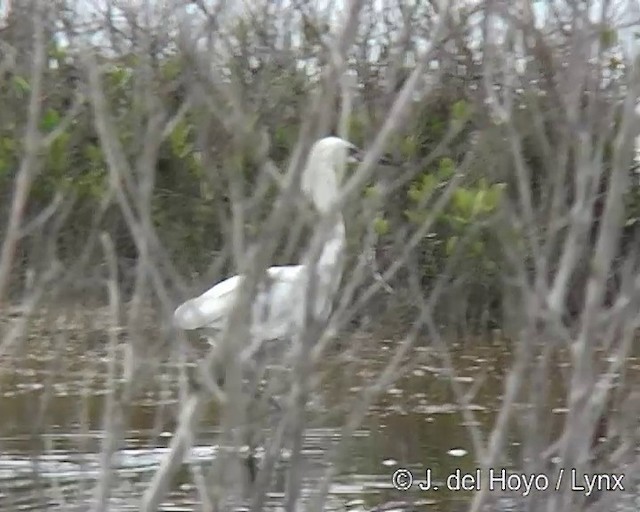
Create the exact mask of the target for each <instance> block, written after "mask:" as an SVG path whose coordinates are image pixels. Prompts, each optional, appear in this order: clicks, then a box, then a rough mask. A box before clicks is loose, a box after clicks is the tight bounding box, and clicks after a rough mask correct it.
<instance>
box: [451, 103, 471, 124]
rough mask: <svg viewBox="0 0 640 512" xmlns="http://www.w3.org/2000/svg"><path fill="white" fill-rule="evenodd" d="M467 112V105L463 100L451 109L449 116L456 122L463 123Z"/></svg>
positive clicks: (467, 114)
mask: <svg viewBox="0 0 640 512" xmlns="http://www.w3.org/2000/svg"><path fill="white" fill-rule="evenodd" d="M469 110H470V109H469V104H468V103H467V102H466V101H465V100H459V101H456V102H455V103H454V104H453V107H451V115H452V116H453V119H455V120H456V121H464V120H465V119H466V118H467V117H468V116H469Z"/></svg>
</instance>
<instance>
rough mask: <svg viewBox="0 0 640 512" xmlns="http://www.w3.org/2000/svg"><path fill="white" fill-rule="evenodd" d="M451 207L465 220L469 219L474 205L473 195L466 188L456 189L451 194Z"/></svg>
mask: <svg viewBox="0 0 640 512" xmlns="http://www.w3.org/2000/svg"><path fill="white" fill-rule="evenodd" d="M452 199H453V207H454V208H455V209H456V210H457V212H458V214H459V215H461V216H462V217H466V218H467V219H468V218H469V217H471V212H472V211H473V205H474V199H475V197H474V194H473V192H471V191H470V190H467V189H466V188H462V187H461V188H458V189H456V190H455V191H454V193H453V198H452Z"/></svg>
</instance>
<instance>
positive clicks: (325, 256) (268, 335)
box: [174, 137, 359, 342]
mask: <svg viewBox="0 0 640 512" xmlns="http://www.w3.org/2000/svg"><path fill="white" fill-rule="evenodd" d="M358 156H359V151H358V148H357V147H356V146H354V145H353V144H351V143H350V142H348V141H346V140H344V139H341V138H339V137H326V138H323V139H320V140H318V141H317V142H316V143H315V144H314V145H313V146H312V148H311V151H310V152H309V156H308V160H307V162H306V166H305V169H304V171H303V174H302V182H301V188H302V191H303V193H304V194H305V195H306V196H307V197H308V198H309V199H310V200H311V202H312V203H313V205H314V207H315V208H316V210H317V211H318V212H319V213H320V214H329V213H331V212H332V209H333V206H332V205H333V202H334V201H335V199H336V198H337V197H338V192H339V186H340V183H341V182H342V180H343V178H344V172H345V169H346V165H347V163H348V162H350V161H357V159H358ZM345 245H346V238H345V226H344V221H343V218H342V215H336V222H335V224H334V225H333V227H332V228H331V229H330V231H329V234H328V236H327V239H326V240H325V241H324V245H323V246H322V249H321V252H320V256H319V258H318V259H317V262H316V264H315V274H316V281H315V294H314V300H315V304H314V305H313V306H314V307H313V308H312V314H313V315H314V316H315V319H316V320H326V319H327V318H328V316H329V314H330V313H331V304H332V302H333V298H334V295H335V294H336V293H337V291H338V288H339V286H340V281H341V279H342V273H343V268H344V251H345ZM310 263H311V262H309V261H305V262H303V263H302V264H300V265H285V266H277V267H270V268H268V269H267V271H266V273H265V276H264V279H262V280H261V282H260V283H259V284H258V287H257V293H256V297H255V300H254V302H253V304H252V306H251V322H250V332H251V338H252V339H253V340H254V342H256V341H258V342H264V341H269V340H275V339H282V338H285V337H290V336H292V335H294V334H295V333H296V332H298V331H297V330H298V329H299V328H300V326H301V322H302V320H303V317H304V305H305V303H306V299H307V297H306V295H307V286H308V285H307V283H308V282H309V276H310V275H311V272H310V269H311V264H310ZM242 278H243V277H242V276H238V275H236V276H233V277H230V278H229V279H226V280H224V281H222V282H220V283H218V284H216V285H215V286H214V287H213V288H211V289H209V290H207V291H206V292H204V293H203V294H202V295H200V296H199V297H196V298H193V299H190V300H188V301H186V302H185V303H184V304H182V305H181V306H179V307H178V308H177V309H176V311H175V313H174V325H175V326H176V327H178V328H180V329H185V330H192V329H202V328H204V329H207V330H215V331H220V330H222V329H224V328H225V326H226V322H227V320H228V318H229V316H230V313H231V311H232V309H233V307H234V305H235V302H236V298H237V292H238V290H239V287H240V283H241V281H242Z"/></svg>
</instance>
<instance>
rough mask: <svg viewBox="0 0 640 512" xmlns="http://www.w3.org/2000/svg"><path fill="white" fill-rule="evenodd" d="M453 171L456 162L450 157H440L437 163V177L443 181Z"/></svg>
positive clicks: (451, 174)
mask: <svg viewBox="0 0 640 512" xmlns="http://www.w3.org/2000/svg"><path fill="white" fill-rule="evenodd" d="M455 171H456V164H455V162H454V161H453V160H452V159H451V158H449V157H444V158H442V159H440V162H439V163H438V177H439V178H440V179H441V180H443V181H444V180H447V179H449V178H450V177H451V176H453V174H454V173H455Z"/></svg>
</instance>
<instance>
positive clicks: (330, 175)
mask: <svg viewBox="0 0 640 512" xmlns="http://www.w3.org/2000/svg"><path fill="white" fill-rule="evenodd" d="M359 161H360V150H359V149H358V148H357V147H356V146H354V145H353V144H351V143H350V142H349V141H346V140H344V139H341V138H340V137H325V138H324V139H320V140H318V141H317V142H316V143H315V144H314V145H313V146H312V147H311V151H309V157H308V160H307V165H306V167H305V169H304V171H303V174H302V191H303V192H304V193H305V195H306V196H307V197H309V199H311V201H313V203H314V205H315V206H316V208H317V209H318V210H319V211H320V212H322V213H326V212H327V211H328V210H329V209H330V206H331V203H332V202H333V201H334V200H335V199H336V198H337V197H338V190H339V187H340V185H341V184H342V181H343V179H344V173H345V169H346V167H347V164H348V163H351V162H359Z"/></svg>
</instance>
